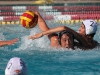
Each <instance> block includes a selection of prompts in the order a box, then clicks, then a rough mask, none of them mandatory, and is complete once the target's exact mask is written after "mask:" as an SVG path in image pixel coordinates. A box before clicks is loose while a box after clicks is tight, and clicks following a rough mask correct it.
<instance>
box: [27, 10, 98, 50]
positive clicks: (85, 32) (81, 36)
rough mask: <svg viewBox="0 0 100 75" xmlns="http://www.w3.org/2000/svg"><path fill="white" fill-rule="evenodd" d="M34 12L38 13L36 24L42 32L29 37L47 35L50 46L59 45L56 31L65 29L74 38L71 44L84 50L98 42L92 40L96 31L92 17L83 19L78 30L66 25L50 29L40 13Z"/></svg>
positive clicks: (91, 47) (95, 24)
mask: <svg viewBox="0 0 100 75" xmlns="http://www.w3.org/2000/svg"><path fill="white" fill-rule="evenodd" d="M35 14H37V15H38V25H39V28H40V29H41V30H42V32H41V33H38V34H35V35H33V36H29V39H36V38H40V37H42V36H43V35H47V36H48V37H49V39H50V41H51V46H52V47H59V46H62V45H60V44H59V42H58V35H56V33H57V32H62V31H64V30H67V31H69V32H71V33H72V34H73V36H74V39H76V42H74V43H73V44H74V46H77V47H78V48H81V49H84V50H86V49H93V48H95V47H96V46H97V44H98V43H97V42H96V41H95V40H93V37H94V35H95V33H96V31H97V23H96V22H95V21H94V20H92V19H89V20H84V21H83V22H82V25H81V26H80V28H79V30H78V32H76V31H74V30H73V29H71V28H69V27H66V26H58V27H55V28H52V29H50V28H49V27H48V26H47V24H46V22H45V21H44V20H43V18H42V17H41V15H40V14H39V13H38V12H35ZM62 42H63V43H64V42H65V41H62ZM62 47H63V46H62Z"/></svg>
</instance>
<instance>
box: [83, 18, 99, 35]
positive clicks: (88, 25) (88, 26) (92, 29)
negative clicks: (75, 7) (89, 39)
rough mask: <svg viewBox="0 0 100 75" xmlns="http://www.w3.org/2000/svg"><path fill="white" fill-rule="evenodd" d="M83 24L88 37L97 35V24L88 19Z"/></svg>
mask: <svg viewBox="0 0 100 75" xmlns="http://www.w3.org/2000/svg"><path fill="white" fill-rule="evenodd" d="M83 24H84V25H85V30H86V31H85V32H86V35H90V34H92V33H96V31H97V25H98V24H97V22H96V21H94V20H92V19H87V20H84V21H83Z"/></svg>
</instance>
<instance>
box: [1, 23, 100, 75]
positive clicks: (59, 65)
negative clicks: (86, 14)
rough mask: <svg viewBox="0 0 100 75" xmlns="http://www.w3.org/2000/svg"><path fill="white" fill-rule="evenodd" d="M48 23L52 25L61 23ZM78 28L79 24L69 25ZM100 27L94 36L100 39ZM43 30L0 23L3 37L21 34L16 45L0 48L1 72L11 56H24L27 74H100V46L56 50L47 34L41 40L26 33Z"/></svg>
mask: <svg viewBox="0 0 100 75" xmlns="http://www.w3.org/2000/svg"><path fill="white" fill-rule="evenodd" d="M51 23H52V22H48V25H49V27H55V26H58V25H62V24H59V23H58V24H56V23H53V24H51ZM66 26H68V27H71V28H73V29H74V30H77V29H78V28H79V25H78V24H74V25H66ZM99 29H100V26H98V31H97V34H96V36H95V37H94V38H95V39H96V40H97V41H98V42H100V30H99ZM36 32H40V30H39V28H38V27H37V26H36V27H35V28H33V29H25V28H23V27H22V26H21V25H4V26H0V40H6V39H12V38H15V37H19V41H18V43H16V44H15V45H13V46H5V47H0V75H4V70H5V67H6V64H7V62H8V60H9V59H10V58H12V57H20V58H22V59H23V60H24V61H25V63H26V66H27V68H28V75H100V50H99V49H100V48H95V49H92V50H88V51H83V50H81V49H76V50H71V49H70V50H67V49H53V48H51V47H50V46H49V44H50V42H49V40H48V38H47V37H46V36H44V37H42V38H39V39H38V40H37V39H36V40H34V41H32V40H28V39H27V36H29V35H32V34H34V33H36Z"/></svg>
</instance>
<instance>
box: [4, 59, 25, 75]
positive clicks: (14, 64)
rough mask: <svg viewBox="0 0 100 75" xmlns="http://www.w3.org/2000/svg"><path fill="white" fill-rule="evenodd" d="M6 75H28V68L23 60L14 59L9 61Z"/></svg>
mask: <svg viewBox="0 0 100 75" xmlns="http://www.w3.org/2000/svg"><path fill="white" fill-rule="evenodd" d="M5 75H27V68H26V65H25V63H24V61H23V60H22V59H21V58H18V57H13V58H11V59H10V60H9V62H8V64H7V66H6V69H5Z"/></svg>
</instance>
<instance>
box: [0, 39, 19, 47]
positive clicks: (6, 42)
mask: <svg viewBox="0 0 100 75" xmlns="http://www.w3.org/2000/svg"><path fill="white" fill-rule="evenodd" d="M17 41H18V38H15V39H12V40H7V41H0V47H2V46H5V45H13V44H15V43H16V42H17Z"/></svg>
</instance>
